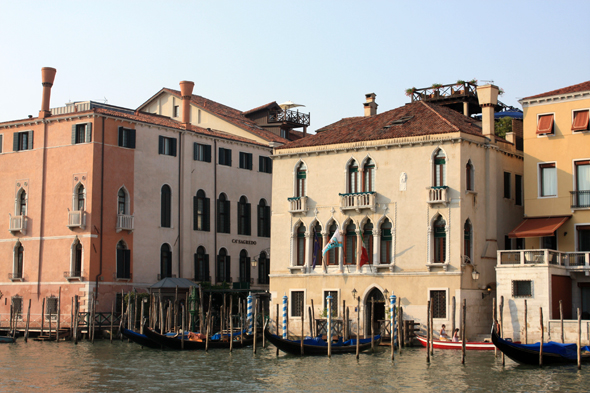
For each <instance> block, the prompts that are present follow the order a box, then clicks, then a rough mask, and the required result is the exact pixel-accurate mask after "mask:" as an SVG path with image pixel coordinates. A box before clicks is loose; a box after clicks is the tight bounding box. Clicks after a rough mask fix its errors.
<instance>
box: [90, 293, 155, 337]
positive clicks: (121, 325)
mask: <svg viewBox="0 0 590 393" xmlns="http://www.w3.org/2000/svg"><path fill="white" fill-rule="evenodd" d="M89 314H90V313H89ZM124 321H125V292H123V290H122V289H121V322H120V323H119V326H120V328H122V327H124V326H125V322H124ZM120 328H119V333H120V332H121V329H120ZM160 333H162V326H160ZM162 334H163V333H162ZM121 341H123V335H122V334H121Z"/></svg>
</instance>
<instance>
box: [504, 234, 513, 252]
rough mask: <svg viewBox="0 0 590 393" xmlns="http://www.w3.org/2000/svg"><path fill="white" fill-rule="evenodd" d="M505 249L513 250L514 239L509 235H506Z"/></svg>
mask: <svg viewBox="0 0 590 393" xmlns="http://www.w3.org/2000/svg"><path fill="white" fill-rule="evenodd" d="M504 250H512V239H511V238H510V237H509V236H508V235H504Z"/></svg>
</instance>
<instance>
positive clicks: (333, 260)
mask: <svg viewBox="0 0 590 393" xmlns="http://www.w3.org/2000/svg"><path fill="white" fill-rule="evenodd" d="M336 229H338V225H336V223H335V222H332V225H330V228H329V232H328V239H332V236H334V233H336ZM339 250H340V247H334V248H333V249H331V250H330V251H328V252H327V253H326V256H327V258H328V261H327V262H328V265H339V264H340V254H339V252H340V251H339Z"/></svg>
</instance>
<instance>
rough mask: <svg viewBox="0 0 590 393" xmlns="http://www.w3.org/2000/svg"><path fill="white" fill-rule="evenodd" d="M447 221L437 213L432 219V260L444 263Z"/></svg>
mask: <svg viewBox="0 0 590 393" xmlns="http://www.w3.org/2000/svg"><path fill="white" fill-rule="evenodd" d="M446 225H447V223H446V222H445V220H444V218H443V217H442V216H441V215H439V216H438V217H437V219H436V221H434V231H433V235H434V262H435V263H444V262H445V260H446V246H447V244H446V243H447V233H446V231H445V226H446Z"/></svg>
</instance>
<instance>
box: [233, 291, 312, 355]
mask: <svg viewBox="0 0 590 393" xmlns="http://www.w3.org/2000/svg"><path fill="white" fill-rule="evenodd" d="M230 304H231V303H230ZM264 305H265V302H263V303H262V307H261V309H260V310H261V311H262V348H266V337H265V336H264V330H265V329H266V327H265V326H266V318H265V315H264V314H265V312H264V309H265V307H264ZM230 308H231V307H230ZM303 312H305V307H304V308H303Z"/></svg>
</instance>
